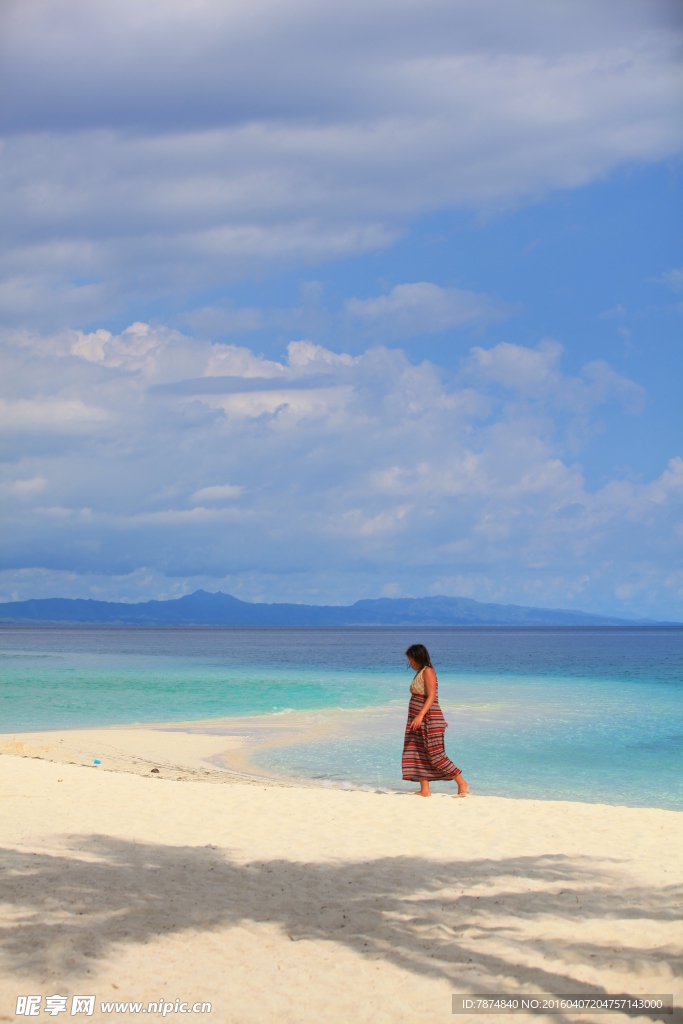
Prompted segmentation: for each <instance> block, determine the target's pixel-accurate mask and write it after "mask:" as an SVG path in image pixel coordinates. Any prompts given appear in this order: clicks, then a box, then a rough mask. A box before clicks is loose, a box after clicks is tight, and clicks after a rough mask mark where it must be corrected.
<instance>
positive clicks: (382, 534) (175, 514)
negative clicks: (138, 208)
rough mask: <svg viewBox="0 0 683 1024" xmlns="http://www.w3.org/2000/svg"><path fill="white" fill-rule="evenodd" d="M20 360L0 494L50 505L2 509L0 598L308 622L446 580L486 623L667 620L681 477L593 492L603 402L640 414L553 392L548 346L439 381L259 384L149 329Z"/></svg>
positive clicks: (245, 361)
mask: <svg viewBox="0 0 683 1024" xmlns="http://www.w3.org/2000/svg"><path fill="white" fill-rule="evenodd" d="M143 328H144V329H143ZM86 337H87V336H86ZM98 339H99V341H101V346H100V347H98V344H99V342H98ZM150 339H153V343H152V344H151V347H150V345H149V341H150ZM15 340H16V339H15ZM20 340H21V343H20V344H19V343H17V344H13V345H12V346H11V347H10V346H9V345H7V346H5V348H4V349H3V355H4V356H6V357H7V361H8V365H10V364H11V369H12V378H13V380H14V381H15V386H17V387H21V388H22V389H23V391H24V393H25V395H26V397H25V398H24V399H22V400H21V401H23V402H24V406H23V407H22V408H24V409H25V410H26V409H28V410H29V411H30V415H28V413H25V419H24V422H28V423H30V424H31V429H32V435H31V441H30V447H31V455H30V458H31V462H30V465H31V469H30V471H27V470H23V469H22V470H21V471H20V472H15V473H13V475H12V476H11V477H9V476H7V477H6V479H7V480H8V481H9V484H10V486H14V485H15V484H19V489H18V490H17V491H15V492H14V497H20V496H21V494H22V491H21V487H22V486H23V487H24V492H23V493H25V495H26V497H27V498H30V497H33V496H34V495H37V494H39V493H42V488H43V487H44V484H43V483H42V481H48V480H49V481H50V489H49V494H50V505H49V506H46V507H44V508H42V509H35V510H32V509H30V508H27V504H23V503H22V505H21V506H20V505H19V504H18V503H16V502H14V501H6V502H4V503H3V504H4V505H5V509H4V511H3V517H2V519H1V520H0V582H1V581H2V580H6V581H7V588H8V590H7V594H10V593H13V592H14V591H15V589H16V587H20V588H25V587H28V586H29V584H28V583H25V582H21V581H22V580H24V581H26V580H29V581H31V583H30V585H31V586H35V587H39V588H42V589H41V592H47V591H49V588H50V587H52V586H53V585H54V586H56V583H55V581H56V580H60V581H62V583H63V585H64V588H65V592H70V593H73V592H74V588H75V587H76V583H74V582H73V580H72V582H68V580H67V576H66V575H64V574H68V573H71V574H75V575H74V576H73V578H74V579H82V580H84V581H86V580H89V579H97V580H98V581H99V582H98V583H97V586H98V587H99V588H100V590H99V593H100V596H101V595H102V594H103V593H106V586H105V583H104V582H103V581H104V580H105V578H106V577H112V578H113V579H114V578H117V579H118V578H121V579H129V578H130V579H131V580H133V579H134V580H136V581H137V582H136V583H135V585H134V586H133V584H132V583H131V586H130V589H129V590H126V587H127V586H128V584H125V585H124V584H120V585H119V584H118V583H112V591H111V593H116V594H119V593H122V592H125V593H129V594H131V595H133V596H138V597H140V596H155V595H157V594H166V595H168V594H170V593H173V592H174V590H173V588H174V587H175V583H173V581H177V580H180V581H182V585H183V586H186V585H187V586H191V583H192V581H194V582H195V584H196V585H198V586H199V585H203V586H207V585H208V583H210V582H211V580H212V579H213V580H214V581H215V580H218V581H224V582H223V583H221V584H220V585H221V586H222V587H223V589H227V590H231V591H233V592H236V593H241V594H242V595H243V596H246V597H262V596H264V595H265V596H268V597H269V599H274V598H285V597H287V598H289V599H298V600H302V599H306V598H308V599H309V600H314V601H329V600H340V599H344V600H351V599H355V598H357V597H358V596H362V595H363V594H364V593H370V594H372V593H375V594H376V592H377V590H376V589H374V588H375V587H377V585H378V584H377V581H378V580H382V583H385V582H386V580H387V579H389V580H391V581H392V585H395V586H398V587H400V588H401V591H402V592H403V593H406V594H409V593H427V592H429V590H430V589H434V590H435V592H436V591H439V590H444V588H445V589H446V590H447V589H448V587H449V586H455V583H454V582H453V581H457V580H466V581H470V582H469V583H468V584H467V585H468V587H469V592H470V593H472V595H473V596H479V597H481V598H483V599H491V600H520V599H521V598H522V597H523V595H524V594H528V595H535V596H534V598H533V600H534V602H535V603H539V602H540V603H546V604H552V603H555V604H556V605H557V604H566V603H567V601H569V600H570V598H572V599H575V598H576V595H581V600H580V603H582V604H583V605H585V606H587V607H591V606H592V607H603V608H605V607H609V608H612V609H613V608H614V602H615V601H617V598H615V596H614V595H615V592H616V588H619V587H623V586H631V585H632V584H633V580H637V579H641V578H642V579H645V578H647V579H649V580H650V584H648V588H646V591H641V590H638V589H637V588H636V590H635V591H634V595H635V596H634V597H633V598H632V604H633V606H634V607H635V606H636V605H637V606H638V607H641V606H642V607H644V605H643V602H650V603H649V604H648V608H650V610H651V611H654V612H655V613H656V614H659V615H660V616H661V615H662V614H664V609H665V608H668V609H669V610H668V612H667V613H666V614H667V615H668V617H670V618H671V617H675V616H674V614H673V612H672V611H671V609H672V608H674V607H676V608H677V607H679V604H676V602H679V600H680V599H679V598H678V597H676V596H675V595H676V594H677V593H678V591H677V590H676V587H678V586H679V583H677V582H674V583H670V582H666V581H667V580H670V579H672V578H673V577H672V573H673V576H674V577H675V564H676V563H675V554H674V553H675V551H676V550H678V548H679V547H680V535H679V531H680V524H681V521H683V461H682V460H681V458H680V457H679V456H677V455H675V453H674V455H673V456H672V458H671V461H670V462H669V463H668V465H667V466H664V467H660V469H659V470H657V471H656V472H653V473H652V475H651V476H650V477H649V478H647V479H645V480H638V479H635V478H632V477H631V476H630V475H629V474H628V473H625V472H622V473H619V474H612V475H611V476H610V477H609V478H608V479H606V480H605V481H603V482H601V483H600V484H599V485H596V486H589V485H588V483H587V481H586V478H585V475H584V471H583V468H582V465H581V462H580V457H581V456H580V451H581V444H582V443H583V442H582V438H583V437H584V436H590V429H591V424H592V423H593V420H594V416H595V415H596V414H597V413H599V410H600V409H601V408H602V406H603V405H604V403H606V402H608V401H613V400H617V401H618V402H619V403H621V405H622V406H623V407H624V409H625V411H627V412H628V411H635V406H637V404H638V403H639V402H640V400H641V398H642V396H643V392H642V389H640V388H639V386H638V385H637V384H636V383H635V382H632V381H629V380H627V379H626V378H624V377H623V376H622V375H620V374H618V373H616V372H615V371H614V370H613V368H612V367H610V366H609V365H608V364H606V363H604V362H593V363H589V364H588V365H587V366H585V367H584V368H583V371H582V372H581V374H579V375H577V376H571V375H568V374H566V373H564V371H563V366H562V350H561V347H560V346H559V344H558V343H557V342H552V341H547V340H546V341H545V342H543V343H541V344H540V345H539V346H537V347H535V348H525V347H524V346H514V345H496V346H492V347H491V348H489V349H485V348H483V347H482V346H477V347H475V348H473V350H472V353H471V357H470V359H469V360H468V361H467V362H466V365H465V366H464V367H463V372H462V374H461V375H460V376H459V377H456V378H455V379H453V378H450V377H448V376H447V375H445V374H444V373H443V371H442V370H441V369H440V368H439V367H436V366H433V365H430V364H429V363H427V362H424V363H421V364H420V365H414V364H412V363H411V362H410V361H409V360H408V359H407V358H406V356H405V355H404V354H403V353H402V352H401V351H399V350H389V349H386V348H381V347H378V348H370V349H368V350H366V351H365V352H362V353H360V354H359V355H354V356H352V355H351V354H349V353H335V352H332V351H330V350H328V349H326V348H324V347H323V346H320V345H316V344H314V343H313V342H312V341H297V342H292V343H291V344H290V346H289V350H288V352H289V355H288V359H286V360H284V361H283V362H277V361H273V360H266V359H264V358H262V357H261V356H259V355H258V354H257V353H255V352H253V351H252V350H250V349H247V348H240V347H238V346H216V345H211V344H210V343H209V342H196V341H193V340H192V339H190V338H186V337H185V336H183V335H181V334H180V333H178V332H164V331H162V330H161V329H157V328H153V327H149V326H148V325H137V326H136V327H135V329H134V330H131V329H129V330H127V331H123V332H121V334H120V335H116V336H109V335H107V336H104V335H103V334H100V333H98V332H97V331H94V332H92V335H91V340H92V344H90V342H88V343H87V344H85V343H84V344H83V345H81V347H80V349H79V350H77V352H76V354H74V353H73V352H72V351H71V349H72V346H73V344H74V342H75V341H76V342H79V343H80V341H82V338H80V336H78V335H76V334H74V333H68V332H67V333H66V334H65V335H63V336H61V335H60V336H58V337H57V338H53V339H44V338H35V339H31V338H29V337H26V336H23V337H22V338H21V339H20ZM108 360H109V361H110V362H111V365H106V363H107V361H108ZM37 366H39V367H40V369H41V373H42V374H43V377H42V378H41V380H40V381H38V384H39V386H40V389H41V393H40V394H39V395H35V396H34V395H33V394H32V392H31V388H34V389H35V388H36V379H35V375H36V367H37ZM209 369H211V370H212V371H213V372H212V373H211V374H209V373H208V372H207V371H208V370H209ZM46 380H48V381H50V382H51V384H52V387H53V389H54V394H50V393H49V392H48V393H46V389H45V381H46ZM3 401H4V400H3ZM17 405H18V402H15V403H14V404H13V405H12V409H13V410H14V408H15V406H17ZM7 407H8V403H7V402H6V401H4V405H3V406H2V407H0V408H2V409H5V410H6V409H7ZM45 410H48V413H47V414H46V413H45ZM93 410H95V419H94V420H93V419H91V418H90V417H92V415H93ZM620 415H621V412H620V410H619V408H617V409H615V411H614V417H613V427H612V429H619V428H618V424H619V422H620V420H619V416H620ZM41 417H42V418H41ZM69 417H71V420H70V419H69ZM74 417H75V418H74ZM102 417H106V421H105V420H104V419H103V418H102ZM64 422H66V423H67V424H70V423H72V424H75V426H74V428H73V430H71V427H69V430H71V433H69V432H68V431H65V430H64V429H63V428H62V426H60V424H63V423H64ZM105 422H106V429H101V427H102V424H104V423H105ZM577 424H578V426H577ZM76 428H77V429H76ZM93 428H95V429H93ZM577 439H578V440H577ZM570 440H571V444H574V443H576V445H577V448H576V451H577V452H578V453H579V454H571V452H572V450H573V449H572V448H571V445H570V443H569V442H570ZM22 446H23V442H22ZM26 465H28V463H26ZM17 477H20V481H19V480H17ZM230 481H232V482H230ZM237 481H239V483H237ZM3 486H5V487H6V485H3ZM45 490H47V487H46V485H45ZM5 493H6V495H7V497H8V498H9V497H10V494H9V493H8V492H6V491H4V492H3V494H5ZM143 570H144V573H146V574H148V575H144V573H143ZM20 572H23V573H24V574H25V575H24V576H20V575H19V576H18V575H17V573H20ZM39 572H42V573H44V574H45V576H44V577H43V576H39V575H36V574H38V573H39ZM2 574H5V575H2ZM148 576H149V580H151V581H152V582H150V583H149V584H145V585H143V583H142V581H143V580H144V579H147V578H148ZM493 578H495V579H496V581H497V582H496V585H495V587H494V586H493V585H492V584H491V580H492V579H493ZM587 579H588V582H587V581H586V580H587ZM654 579H657V580H659V583H658V584H657V586H656V587H655V585H654V584H653V583H652V580H654ZM40 580H43V583H40V582H39V581H40ZM330 580H333V581H334V582H333V583H330ZM472 580H479V581H480V582H479V583H478V584H477V586H475V585H474V584H473V583H472ZM51 581H52V582H51ZM188 581H189V582H188ZM207 581H208V583H207ZM225 581H227V582H225ZM448 581H450V583H449V582H448ZM558 581H561V582H558ZM83 586H84V587H85V586H86V584H85V583H84V584H83ZM87 586H88V587H89V586H90V584H89V583H88V584H87ZM145 586H148V589H147V590H146V591H145V589H144V587H145ZM218 586H219V584H218V583H215V584H212V585H211V586H210V589H216V588H217V587H218ZM10 587H11V588H14V589H12V590H10V589H9V588H10ZM21 592H22V593H25V589H21ZM87 593H90V591H89V590H87ZM624 593H625V591H624ZM644 593H645V594H646V596H645V597H644V596H643V594H644ZM653 594H654V596H652V595H653ZM623 600H624V601H625V602H626V605H628V601H630V600H631V599H630V598H629V599H628V600H627V599H626V598H624V599H623ZM639 602H640V604H639ZM657 608H659V612H657V611H656V609H657ZM636 610H637V608H636ZM679 614H681V613H679Z"/></svg>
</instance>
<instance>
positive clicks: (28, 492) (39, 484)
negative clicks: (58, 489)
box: [0, 476, 47, 499]
mask: <svg viewBox="0 0 683 1024" xmlns="http://www.w3.org/2000/svg"><path fill="white" fill-rule="evenodd" d="M46 487H47V480H46V479H45V477H44V476H33V477H31V478H30V479H28V480H6V481H4V482H3V483H0V494H1V493H4V494H10V495H12V497H14V498H21V499H26V498H33V497H34V496H35V495H36V494H40V493H41V492H42V491H44V490H45V488H46Z"/></svg>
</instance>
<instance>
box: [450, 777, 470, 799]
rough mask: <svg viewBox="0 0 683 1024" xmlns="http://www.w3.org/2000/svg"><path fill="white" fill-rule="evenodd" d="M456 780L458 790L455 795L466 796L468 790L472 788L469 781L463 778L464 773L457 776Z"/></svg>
mask: <svg viewBox="0 0 683 1024" xmlns="http://www.w3.org/2000/svg"><path fill="white" fill-rule="evenodd" d="M455 781H456V782H457V784H458V792H457V793H455V794H454V795H455V796H466V794H467V790H468V789H469V788H470V784H469V782H465V780H464V779H463V777H462V775H460V774H458V775H456V776H455Z"/></svg>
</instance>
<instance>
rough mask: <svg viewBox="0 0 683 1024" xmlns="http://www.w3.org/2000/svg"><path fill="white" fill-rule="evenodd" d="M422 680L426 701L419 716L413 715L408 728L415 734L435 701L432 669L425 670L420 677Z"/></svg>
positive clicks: (434, 673) (434, 679)
mask: <svg viewBox="0 0 683 1024" xmlns="http://www.w3.org/2000/svg"><path fill="white" fill-rule="evenodd" d="M422 678H423V679H424V684H425V690H426V691H427V699H426V700H425V702H424V704H423V705H422V709H421V711H420V713H419V715H415V718H414V719H413V720H412V722H411V723H410V728H411V729H412V730H413V731H414V732H417V730H418V729H419V728H420V726H421V725H422V722H423V720H424V717H425V715H426V714H427V712H428V711H429V709H430V708H431V706H432V704H433V703H434V701H435V700H436V672H435V671H434V669H433V668H426V669H425V670H424V674H423V676H422Z"/></svg>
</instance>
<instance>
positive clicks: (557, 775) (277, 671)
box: [0, 627, 683, 809]
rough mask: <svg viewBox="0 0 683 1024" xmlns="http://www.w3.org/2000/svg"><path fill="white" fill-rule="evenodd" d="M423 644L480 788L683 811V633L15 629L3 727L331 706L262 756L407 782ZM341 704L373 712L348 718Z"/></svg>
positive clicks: (3, 658)
mask: <svg viewBox="0 0 683 1024" xmlns="http://www.w3.org/2000/svg"><path fill="white" fill-rule="evenodd" d="M418 632H419V636H416V633H418ZM418 640H419V641H421V642H424V643H426V644H427V646H428V647H429V649H430V652H431V654H432V659H433V661H434V663H435V665H436V668H437V672H438V676H439V696H440V702H441V705H442V707H443V709H444V713H445V715H446V718H447V719H448V721H449V723H450V726H449V729H448V730H447V733H446V748H447V751H448V753H449V755H450V756H451V757H452V758H453V760H454V761H455V762H456V764H458V765H459V766H460V767H461V768H462V770H463V772H464V774H465V776H466V777H467V778H468V780H469V781H470V782H471V783H472V785H473V788H476V790H477V791H478V792H480V793H498V794H508V795H514V796H528V797H538V798H546V799H549V798H564V799H577V798H580V799H584V800H591V801H605V802H612V803H627V804H633V805H648V806H660V807H672V808H682V809H683V786H682V784H681V779H682V778H683V631H680V630H666V631H662V630H642V629H634V630H558V631H551V630H539V631H532V630H511V629H501V630H443V629H442V630H428V629H422V630H419V631H416V630H406V629H383V630H369V629H361V630H352V629H349V630H230V629H194V630H192V629H172V630H155V629H107V630H99V629H45V628H42V629H41V628H37V629H36V628H25V629H17V628H10V627H5V628H0V731H2V732H14V731H22V730H33V729H47V728H59V727H62V728H63V727H78V726H86V725H102V724H113V723H121V724H123V723H131V722H145V721H146V722H155V721H156V722H159V721H164V722H167V721H173V720H176V721H182V720H200V719H207V718H219V717H224V716H240V715H255V714H256V715H264V716H266V715H271V714H273V713H275V714H278V715H280V714H282V713H287V712H288V711H298V710H317V711H320V712H324V713H325V715H326V718H327V720H328V723H329V722H332V729H331V732H330V733H329V734H328V735H326V736H325V738H324V739H320V740H317V741H311V740H310V739H306V740H302V742H300V743H297V742H294V743H290V744H289V745H287V746H277V747H272V748H265V749H260V750H258V751H257V752H256V759H257V763H258V765H259V767H261V768H262V769H263V770H266V771H269V772H272V773H275V774H278V773H279V774H286V775H289V776H291V775H295V776H303V777H306V778H309V779H317V780H320V781H330V782H334V783H347V784H355V785H371V786H392V787H393V786H395V787H397V788H404V787H405V786H409V785H410V784H403V783H402V782H401V773H400V757H401V747H402V733H403V727H404V723H405V713H406V707H407V699H408V698H407V691H408V686H409V682H410V673H409V672H408V671H407V670H406V668H405V659H404V657H403V651H404V650H405V648H406V646H407V644H408V643H411V642H416V641H418ZM337 708H340V709H349V710H351V709H359V708H368V709H372V710H371V711H368V713H367V714H365V715H363V714H360V715H354V716H350V717H349V716H348V715H347V716H339V727H338V728H337V727H336V726H334V709H337ZM436 788H437V789H438V788H448V787H447V786H446V785H445V784H442V785H441V787H439V786H437V787H436Z"/></svg>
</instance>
